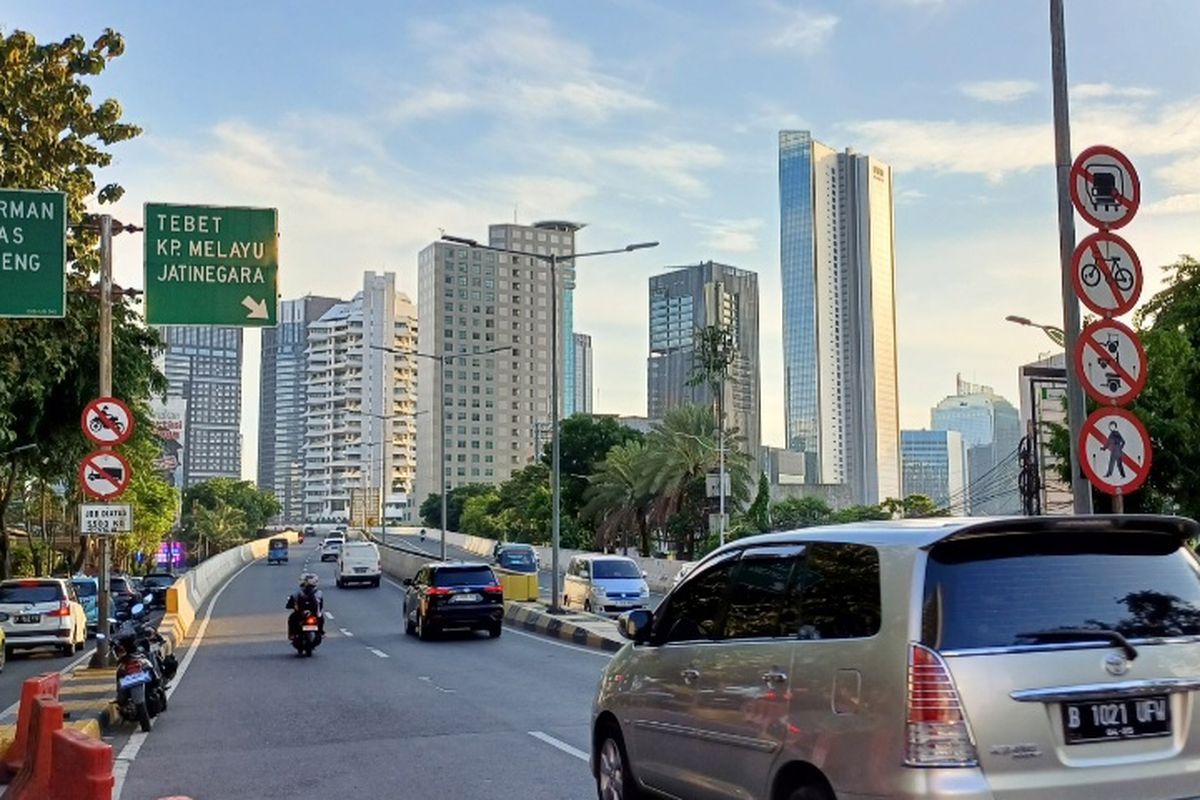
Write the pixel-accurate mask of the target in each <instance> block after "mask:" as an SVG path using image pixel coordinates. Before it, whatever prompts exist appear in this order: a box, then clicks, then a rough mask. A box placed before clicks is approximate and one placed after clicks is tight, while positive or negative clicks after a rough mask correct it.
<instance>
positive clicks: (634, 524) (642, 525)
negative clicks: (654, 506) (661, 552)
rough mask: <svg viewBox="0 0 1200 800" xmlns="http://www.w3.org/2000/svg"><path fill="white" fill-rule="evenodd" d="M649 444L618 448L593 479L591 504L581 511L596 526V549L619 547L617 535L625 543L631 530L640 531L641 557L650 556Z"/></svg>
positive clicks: (625, 444) (639, 442) (587, 503)
mask: <svg viewBox="0 0 1200 800" xmlns="http://www.w3.org/2000/svg"><path fill="white" fill-rule="evenodd" d="M646 452H647V450H646V445H645V443H644V442H642V441H641V440H632V441H628V442H625V443H623V444H618V445H614V446H613V448H612V449H610V450H609V451H608V455H607V456H605V458H604V461H603V462H601V463H600V465H599V468H598V470H597V471H596V473H595V474H594V475H592V477H591V486H590V487H589V488H588V491H587V502H586V503H585V504H584V507H583V509H582V510H581V511H580V516H581V517H582V518H584V519H591V520H593V521H594V522H595V524H596V546H597V547H600V548H603V547H604V546H605V545H606V544H609V543H613V544H615V541H613V539H614V534H615V533H618V532H619V533H620V534H621V539H622V542H624V539H625V535H626V533H627V531H628V530H629V529H630V528H636V530H637V532H638V549H639V552H640V553H641V555H643V556H645V555H649V554H650V529H649V527H648V526H647V524H646V511H647V506H648V500H649V498H648V497H647V494H646V489H645V486H646V479H645V467H646Z"/></svg>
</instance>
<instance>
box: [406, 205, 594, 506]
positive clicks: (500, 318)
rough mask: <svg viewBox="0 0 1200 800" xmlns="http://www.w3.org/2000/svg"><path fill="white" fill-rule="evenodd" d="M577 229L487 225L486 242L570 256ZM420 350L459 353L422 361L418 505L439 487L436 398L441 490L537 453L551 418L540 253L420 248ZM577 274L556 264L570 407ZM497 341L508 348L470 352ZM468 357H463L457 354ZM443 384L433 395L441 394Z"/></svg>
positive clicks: (553, 224)
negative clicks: (440, 421) (440, 420)
mask: <svg viewBox="0 0 1200 800" xmlns="http://www.w3.org/2000/svg"><path fill="white" fill-rule="evenodd" d="M581 227H583V226H582V225H579V224H576V223H571V222H561V221H550V222H538V223H535V224H533V225H516V224H501V225H492V226H490V227H489V228H488V242H489V243H490V244H491V245H492V246H494V247H503V248H507V249H512V250H518V251H523V252H528V253H535V254H538V255H548V254H550V253H557V254H558V255H559V256H563V257H568V256H570V255H571V254H573V253H574V252H575V232H576V231H577V230H579V228H581ZM417 267H418V276H419V277H418V303H419V308H420V314H421V332H420V343H419V346H418V350H419V351H420V352H421V353H425V354H428V355H430V356H439V357H443V356H456V357H455V358H453V359H447V360H446V361H445V367H444V374H443V375H442V380H441V382H440V386H439V381H438V374H439V367H440V366H441V365H440V364H439V362H438V361H437V360H435V359H432V358H422V359H420V363H419V366H418V369H419V370H420V380H419V397H418V409H419V410H418V414H420V417H419V420H418V421H419V424H418V426H417V451H418V454H419V456H418V461H419V463H420V465H421V467H420V470H419V472H418V476H417V490H416V495H417V496H416V503H417V504H420V503H421V502H423V501H424V499H425V498H426V497H428V496H429V494H430V493H432V492H437V491H440V488H441V485H440V481H439V475H438V468H439V467H438V450H439V444H440V440H441V438H442V437H441V435H440V433H439V431H438V429H437V425H438V421H437V416H438V415H437V411H438V403H439V402H441V403H443V408H444V410H445V429H444V431H443V432H441V433H444V436H445V445H446V450H445V462H444V463H443V464H442V465H441V468H442V469H444V470H445V471H446V486H447V487H448V488H454V487H455V486H460V485H462V484H464V483H490V484H499V483H502V482H503V481H505V480H506V479H507V478H508V477H509V476H510V475H512V473H514V472H516V471H517V470H519V469H521V468H522V467H524V466H525V465H526V464H528V463H529V462H530V461H531V460H533V459H534V458H535V457H536V455H537V442H538V441H539V440H540V438H541V436H540V433H539V432H540V431H542V430H543V429H544V427H545V426H546V425H547V424H548V422H549V420H550V416H551V414H550V398H551V386H550V383H551V381H550V378H551V376H550V369H551V342H552V340H551V338H550V337H551V336H552V335H554V332H553V331H552V330H551V324H550V316H551V307H550V270H549V269H548V266H547V264H546V263H545V262H544V261H542V260H541V259H536V258H530V257H526V256H514V255H509V254H507V253H496V252H493V251H487V250H483V249H482V248H475V247H468V246H464V245H461V244H453V243H448V242H434V243H433V244H430V245H429V246H428V247H426V248H425V249H424V250H422V251H421V253H420V255H419V256H418V261H417ZM574 282H575V274H574V269H573V267H572V265H571V262H570V261H565V262H560V264H559V267H558V292H559V297H558V302H559V311H560V314H559V330H558V336H559V340H558V341H559V344H560V347H559V354H560V362H561V366H562V371H561V373H560V379H561V385H560V387H561V389H562V392H561V397H560V400H561V402H560V406H561V408H560V409H559V410H560V412H561V413H563V414H566V413H568V412H569V411H571V410H573V408H574V393H573V392H572V394H571V397H570V398H568V389H569V388H573V386H574V375H575V372H574V361H575V357H574V347H573V338H572V335H571V333H572V331H571V308H570V299H571V298H570V294H571V288H572V287H573V286H574ZM497 347H509V348H511V350H506V351H503V352H496V353H486V354H481V355H480V356H478V357H472V356H470V354H471V353H477V352H481V351H485V350H491V349H493V348H497ZM462 356H465V357H462ZM439 389H440V392H439Z"/></svg>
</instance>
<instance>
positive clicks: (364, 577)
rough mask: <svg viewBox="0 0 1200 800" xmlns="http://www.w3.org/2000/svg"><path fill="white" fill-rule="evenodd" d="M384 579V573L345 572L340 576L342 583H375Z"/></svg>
mask: <svg viewBox="0 0 1200 800" xmlns="http://www.w3.org/2000/svg"><path fill="white" fill-rule="evenodd" d="M382 577H383V573H382V572H343V573H339V574H338V580H340V581H341V582H342V583H359V582H362V583H374V582H375V581H377V580H379V579H381V578H382Z"/></svg>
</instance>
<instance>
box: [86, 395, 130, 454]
mask: <svg viewBox="0 0 1200 800" xmlns="http://www.w3.org/2000/svg"><path fill="white" fill-rule="evenodd" d="M82 423H83V435H84V436H86V437H87V438H89V439H91V440H92V441H93V442H95V443H96V444H107V445H118V444H123V443H124V442H126V441H127V440H128V439H129V437H130V436H132V435H133V414H132V413H130V411H129V406H127V405H125V404H124V403H122V402H121V401H120V400H118V399H117V398H115V397H101V398H98V399H96V400H93V401H92V402H90V403H88V404H87V407H86V408H84V409H83V420H82Z"/></svg>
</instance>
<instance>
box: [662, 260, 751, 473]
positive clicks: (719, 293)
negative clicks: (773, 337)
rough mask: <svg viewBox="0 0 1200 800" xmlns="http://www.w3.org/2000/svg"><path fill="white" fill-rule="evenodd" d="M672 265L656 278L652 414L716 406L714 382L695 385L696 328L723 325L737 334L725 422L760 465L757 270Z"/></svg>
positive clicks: (725, 402)
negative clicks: (680, 407) (693, 381)
mask: <svg viewBox="0 0 1200 800" xmlns="http://www.w3.org/2000/svg"><path fill="white" fill-rule="evenodd" d="M670 269H671V271H670V272H667V273H664V274H662V275H654V276H652V277H651V278H650V357H649V358H648V359H647V360H646V390H647V391H646V398H647V403H646V405H647V416H649V417H651V418H653V419H662V418H663V417H664V416H665V415H666V413H667V412H668V411H670V410H671V409H674V408H678V407H679V406H682V405H688V404H697V405H705V406H711V405H712V404H713V402H714V398H713V396H712V391H711V389H710V388H709V387H708V385H707V384H705V383H698V384H696V385H689V384H691V383H692V377H693V375H695V371H696V367H697V362H696V350H695V343H696V335H697V333H699V332H700V331H701V330H702V329H704V328H706V327H709V326H714V325H720V326H722V327H724V328H726V329H727V330H729V331H730V332H731V333H732V334H733V345H734V351H735V354H736V355H735V357H734V360H733V364H732V365H731V366H730V371H729V379H728V381H727V382H726V384H725V397H724V400H723V405H724V408H725V414H726V417H725V420H726V427H727V429H728V430H733V429H735V428H736V429H737V434H738V435H739V436H740V437H741V438H742V439H743V440H744V442H745V449H746V452H748V453H749V454H750V456H751V457H752V458H753V459H754V461H753V463H754V464H760V461H759V448H760V446H761V444H762V433H761V427H760V417H759V412H760V394H761V391H760V377H759V363H758V275H757V274H755V273H753V272H750V271H748V270H744V269H738V268H737V267H731V266H729V265H728V264H718V263H716V262H713V261H705V262H703V263H700V264H696V265H693V266H688V267H672V268H670Z"/></svg>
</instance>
